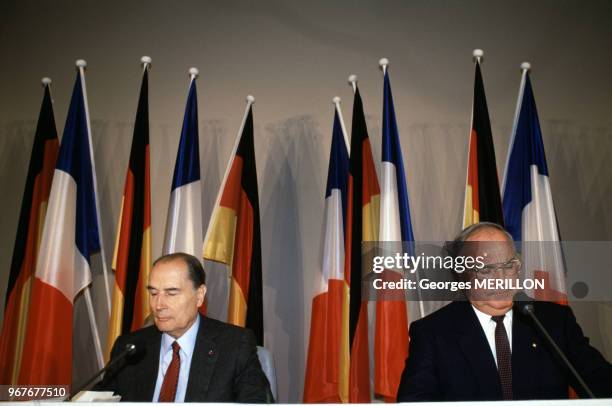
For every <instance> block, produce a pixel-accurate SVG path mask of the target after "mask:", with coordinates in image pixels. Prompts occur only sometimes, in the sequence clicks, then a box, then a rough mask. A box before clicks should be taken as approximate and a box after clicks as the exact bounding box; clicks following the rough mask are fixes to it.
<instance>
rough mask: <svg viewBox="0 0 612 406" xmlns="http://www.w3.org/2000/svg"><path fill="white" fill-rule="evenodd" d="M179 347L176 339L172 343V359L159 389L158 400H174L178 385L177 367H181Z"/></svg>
mask: <svg viewBox="0 0 612 406" xmlns="http://www.w3.org/2000/svg"><path fill="white" fill-rule="evenodd" d="M180 349H181V346H180V345H179V344H178V343H177V342H176V341H175V342H173V343H172V361H171V362H170V365H168V369H167V370H166V376H164V382H163V383H162V387H161V390H160V391H159V399H158V401H159V402H174V397H175V396H176V387H177V386H178V378H179V369H180V368H181V357H179V350H180Z"/></svg>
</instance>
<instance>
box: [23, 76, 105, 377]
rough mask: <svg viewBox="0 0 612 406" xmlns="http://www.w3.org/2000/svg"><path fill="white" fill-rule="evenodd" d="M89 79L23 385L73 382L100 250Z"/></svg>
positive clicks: (56, 207)
mask: <svg viewBox="0 0 612 406" xmlns="http://www.w3.org/2000/svg"><path fill="white" fill-rule="evenodd" d="M84 80H85V79H84V76H83V70H82V69H81V70H80V71H79V73H78V74H77V78H76V82H75V84H74V90H73V92H72V99H71V101H70V108H69V111H68V118H67V119H66V126H65V127H64V134H63V137H62V142H61V147H60V151H59V156H58V160H57V164H56V167H55V173H54V175H53V183H52V185H51V192H50V195H49V206H48V208H47V216H46V218H45V223H44V229H43V233H42V238H41V241H40V251H39V254H38V261H37V265H36V274H35V278H34V282H33V287H32V296H31V299H30V310H29V315H30V317H29V319H28V323H27V327H26V338H25V345H24V348H25V349H27V350H24V351H23V361H22V364H21V370H20V374H19V379H18V383H19V384H29V385H70V383H71V378H72V376H71V374H72V306H73V301H74V299H75V297H76V296H77V294H78V293H79V292H80V291H81V290H83V289H85V288H86V287H87V286H88V285H89V284H90V283H91V279H92V278H91V268H90V257H91V256H92V255H93V254H94V253H96V252H98V251H100V236H99V218H98V212H97V209H96V205H97V200H96V194H95V189H96V187H95V168H94V165H93V159H92V156H91V152H92V148H91V147H92V146H91V137H90V133H89V120H88V114H87V104H86V101H85V97H84V85H85V83H84ZM98 350H99V349H98ZM100 355H101V353H100Z"/></svg>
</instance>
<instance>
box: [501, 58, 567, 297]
mask: <svg viewBox="0 0 612 406" xmlns="http://www.w3.org/2000/svg"><path fill="white" fill-rule="evenodd" d="M521 68H522V69H523V75H522V79H521V86H520V90H519V97H518V103H517V107H516V114H515V119H514V125H513V131H512V137H511V139H510V148H509V151H508V160H507V163H506V170H505V171H504V184H503V209H504V219H505V224H506V228H507V230H508V231H509V232H510V234H512V237H513V238H514V240H515V241H517V242H518V241H521V242H522V250H521V251H522V259H523V270H524V272H525V278H534V277H536V278H544V279H545V286H546V289H545V290H537V291H533V292H527V293H529V294H530V295H532V296H533V297H535V298H536V299H540V300H548V301H554V302H561V303H564V302H566V300H567V296H566V292H567V291H566V287H565V271H564V270H565V268H564V262H563V253H562V250H561V246H560V244H559V231H558V228H557V220H556V216H555V207H554V204H553V199H552V193H551V190H550V182H549V179H548V167H547V165H546V154H545V153H544V142H543V140H542V131H541V130H540V122H539V120H538V111H537V109H536V104H535V99H534V96H533V90H532V88H531V80H530V79H529V68H530V65H529V64H528V63H523V65H521Z"/></svg>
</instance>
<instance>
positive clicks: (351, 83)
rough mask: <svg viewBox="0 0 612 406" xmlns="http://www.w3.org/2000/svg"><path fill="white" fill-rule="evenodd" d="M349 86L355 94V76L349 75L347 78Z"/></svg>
mask: <svg viewBox="0 0 612 406" xmlns="http://www.w3.org/2000/svg"><path fill="white" fill-rule="evenodd" d="M348 82H349V85H350V86H351V87H352V88H353V93H357V75H350V76H349V77H348Z"/></svg>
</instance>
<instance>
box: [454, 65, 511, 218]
mask: <svg viewBox="0 0 612 406" xmlns="http://www.w3.org/2000/svg"><path fill="white" fill-rule="evenodd" d="M471 128H472V130H471V132H470V146H469V153H468V167H467V180H466V186H465V203H464V206H463V207H464V210H463V227H464V228H465V227H467V226H469V225H472V224H475V223H478V222H481V221H490V222H493V223H497V224H499V225H502V226H503V225H504V217H503V211H502V204H501V197H500V193H499V180H498V178H497V165H496V164H495V147H494V146H493V136H492V135H491V122H490V121H489V110H488V109H487V98H486V96H485V91H484V84H483V81H482V73H481V71H480V60H479V59H478V58H476V73H475V78H474V102H473V106H472V127H471Z"/></svg>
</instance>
